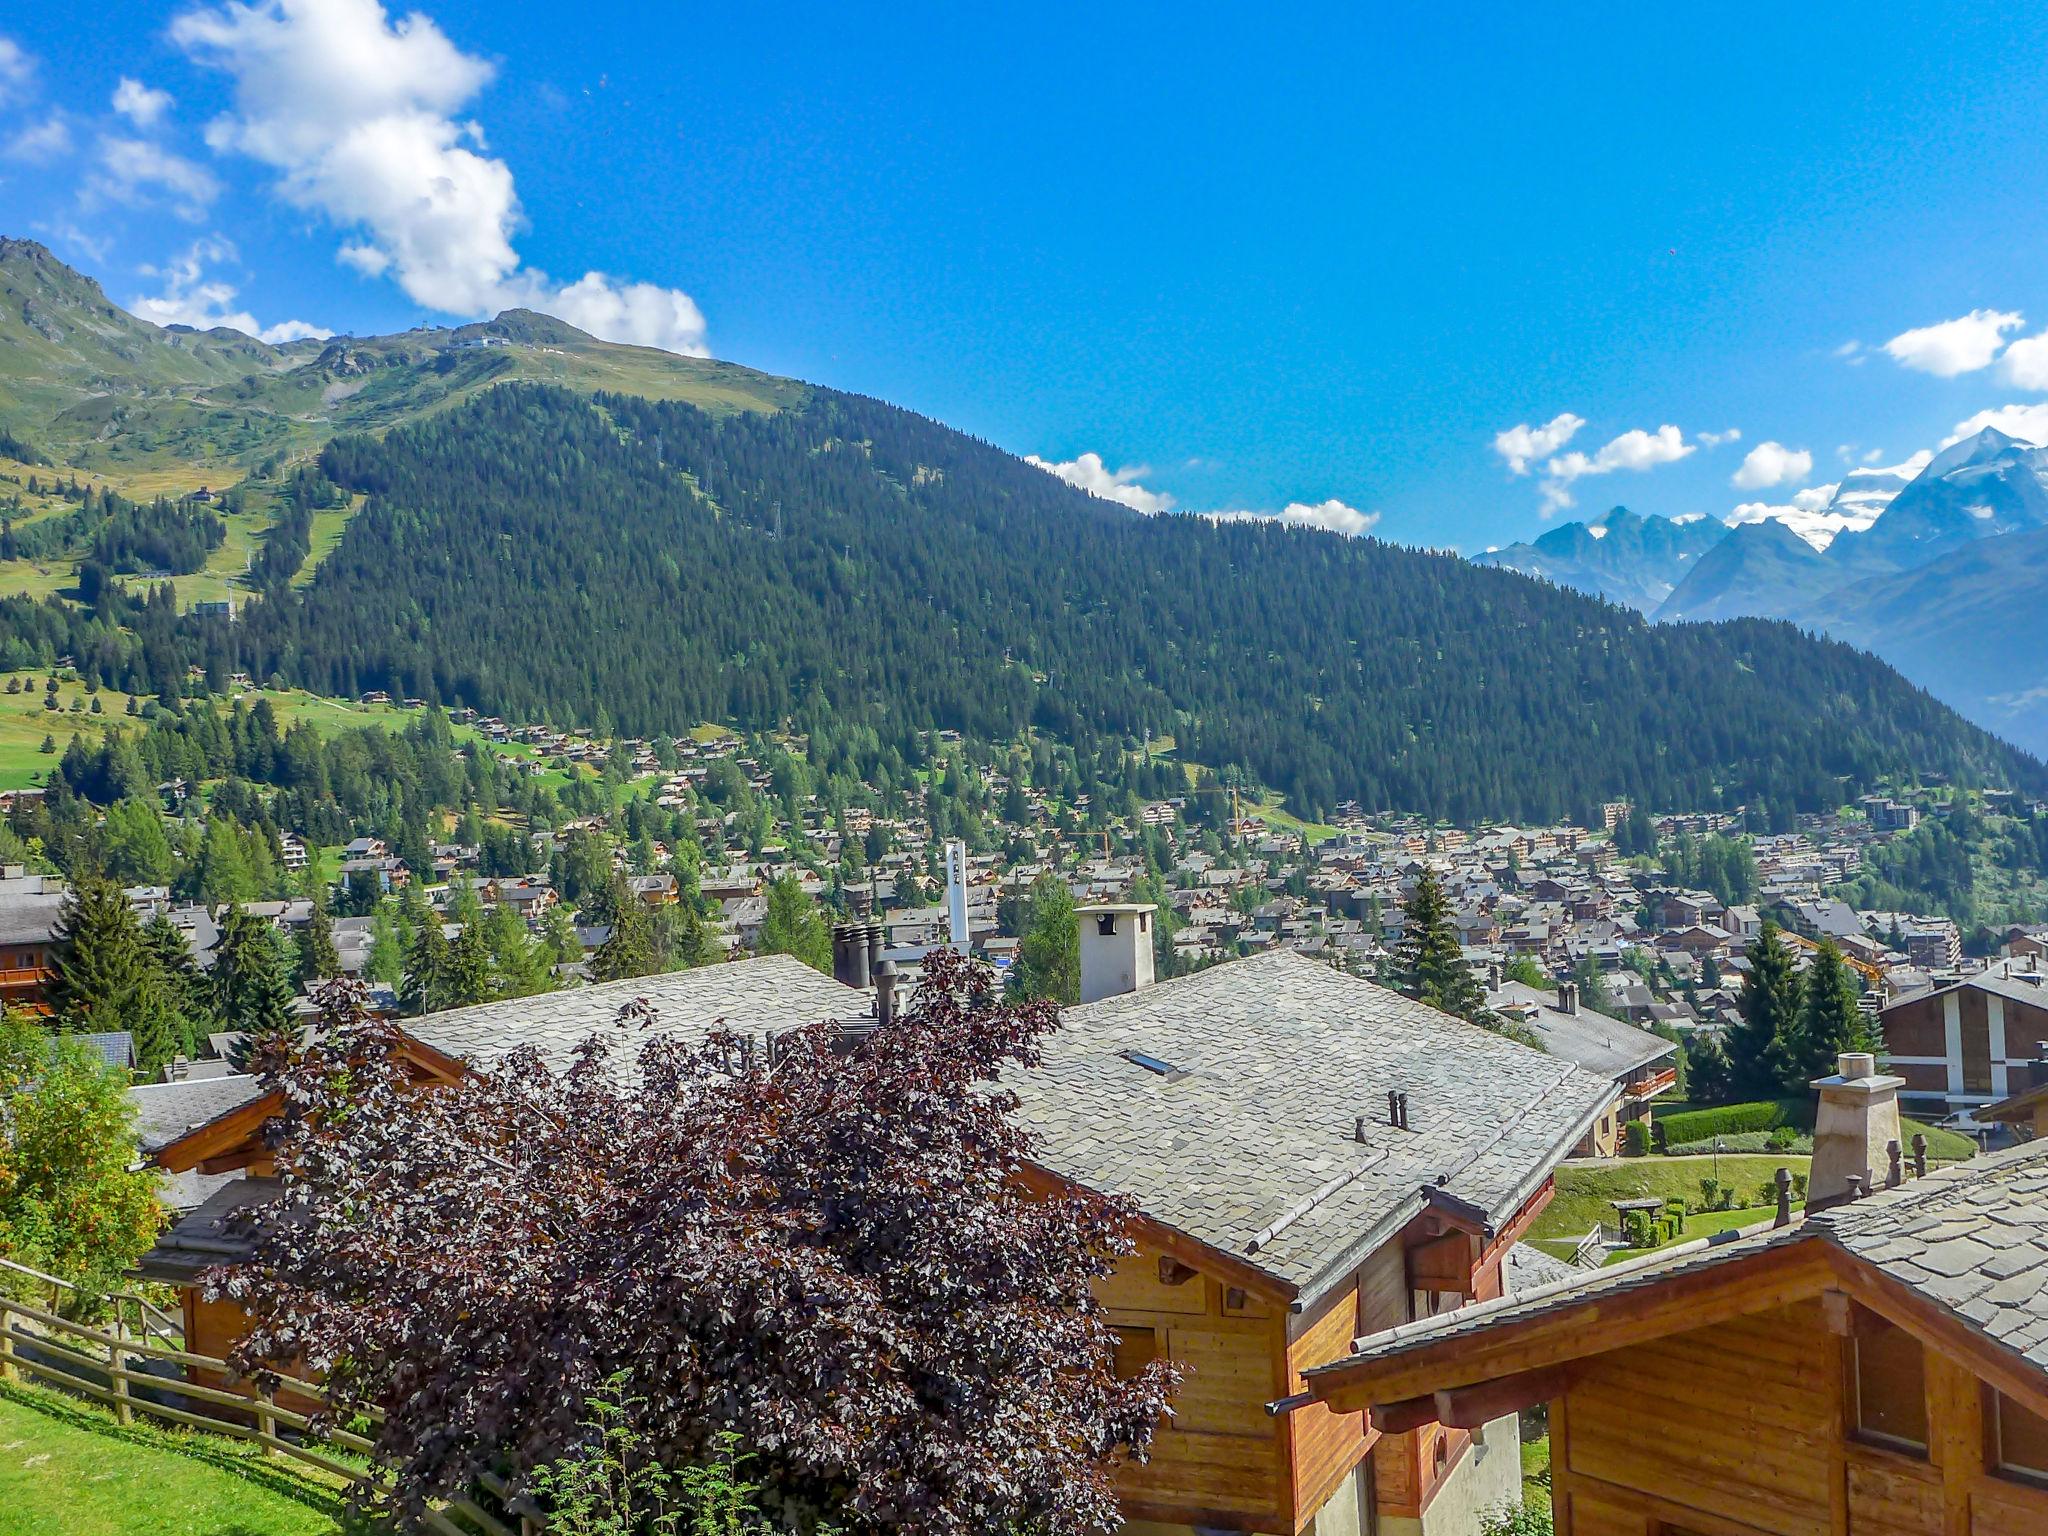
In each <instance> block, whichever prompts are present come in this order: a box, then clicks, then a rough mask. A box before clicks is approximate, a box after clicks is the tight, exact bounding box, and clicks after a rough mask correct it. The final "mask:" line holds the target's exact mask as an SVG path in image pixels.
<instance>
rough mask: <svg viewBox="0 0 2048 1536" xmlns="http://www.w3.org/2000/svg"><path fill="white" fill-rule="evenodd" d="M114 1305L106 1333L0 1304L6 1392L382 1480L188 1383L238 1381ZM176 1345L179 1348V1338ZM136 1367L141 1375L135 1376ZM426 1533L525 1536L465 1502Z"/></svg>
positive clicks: (343, 1439) (331, 1441)
mask: <svg viewBox="0 0 2048 1536" xmlns="http://www.w3.org/2000/svg"><path fill="white" fill-rule="evenodd" d="M0 1266H5V1268H6V1269H7V1270H8V1271H10V1272H12V1273H16V1274H19V1275H22V1276H26V1277H28V1278H30V1279H32V1280H34V1281H36V1282H39V1283H47V1284H49V1285H51V1286H52V1287H53V1291H52V1301H53V1303H56V1302H58V1301H60V1300H61V1298H60V1297H59V1296H58V1295H57V1291H59V1290H61V1291H67V1292H68V1291H72V1290H73V1289H74V1288H73V1287H71V1286H70V1285H69V1284H67V1283H66V1282H65V1281H62V1280H58V1279H56V1277H55V1276H52V1275H44V1274H41V1273H40V1272H39V1271H36V1270H32V1269H26V1268H24V1267H23V1266H21V1265H19V1264H13V1263H10V1262H8V1261H7V1260H5V1259H0ZM108 1300H109V1302H110V1303H112V1320H111V1322H110V1323H109V1325H108V1326H106V1327H103V1328H95V1327H91V1326H88V1325H86V1324H84V1323H79V1322H74V1321H72V1320H71V1319H69V1318H66V1317H64V1316H62V1315H60V1314H59V1313H58V1311H57V1310H56V1306H55V1305H54V1304H53V1305H52V1306H50V1307H38V1306H34V1305H32V1304H30V1303H27V1302H21V1301H13V1300H10V1299H9V1298H8V1297H7V1296H6V1295H4V1294H0V1382H4V1381H18V1380H22V1379H26V1378H33V1379H36V1380H39V1381H43V1382H46V1383H48V1384H49V1385H51V1386H55V1387H59V1388H61V1389H63V1390H64V1391H66V1392H77V1393H80V1394H82V1395H84V1396H86V1397H90V1398H93V1399H95V1400H97V1401H99V1402H101V1403H104V1404H106V1405H107V1406H108V1407H109V1408H111V1409H112V1410H113V1412H114V1418H115V1419H116V1421H117V1422H119V1423H121V1424H124V1425H125V1424H132V1423H134V1422H135V1416H136V1415H137V1414H146V1415H148V1416H149V1417H151V1418H155V1419H161V1420H164V1421H165V1422H167V1423H170V1424H177V1425H181V1426H184V1427H185V1428H188V1429H201V1430H205V1431H207V1432H208V1433H209V1434H216V1435H226V1436H229V1437H231V1438H233V1439H237V1440H251V1441H254V1442H255V1443H256V1444H258V1445H260V1446H261V1447H262V1448H263V1453H264V1454H265V1455H266V1456H277V1457H284V1458H287V1459H289V1460H292V1461H297V1462H301V1463H303V1464H304V1465H306V1466H310V1467H317V1468H319V1469H320V1470H321V1471H324V1472H328V1473H331V1474H333V1475H335V1476H337V1477H340V1478H343V1479H344V1480H346V1481H348V1482H351V1483H359V1482H370V1481H374V1480H375V1479H376V1477H377V1473H376V1472H375V1470H374V1469H373V1468H372V1467H370V1466H369V1465H368V1462H367V1458H368V1457H369V1455H370V1454H371V1452H372V1450H373V1449H374V1448H373V1446H372V1445H371V1443H370V1441H368V1440H366V1439H365V1438H363V1437H362V1436H361V1435H357V1434H353V1433H351V1432H350V1431H348V1430H345V1429H341V1428H339V1427H330V1428H326V1429H323V1430H320V1431H317V1432H316V1431H314V1430H313V1428H312V1418H311V1416H310V1415H309V1414H306V1413H301V1412H299V1411H297V1410H295V1409H292V1408H287V1407H285V1406H284V1405H283V1404H281V1403H279V1402H278V1401H277V1399H276V1397H275V1395H274V1394H272V1393H271V1392H270V1391H268V1390H266V1389H264V1388H261V1387H258V1386H255V1385H254V1384H253V1383H252V1385H251V1389H250V1390H249V1391H247V1392H235V1391H231V1390H229V1389H227V1388H225V1387H219V1386H208V1385H204V1384H202V1383H201V1382H198V1381H194V1380H192V1379H190V1378H191V1376H192V1374H193V1373H194V1372H204V1373H207V1374H208V1375H210V1376H211V1377H212V1379H214V1380H216V1381H231V1380H233V1379H234V1371H233V1369H232V1368H231V1367H230V1366H229V1365H228V1362H227V1361H225V1360H223V1359H219V1358H217V1357H216V1356H213V1355H196V1354H193V1353H191V1352H190V1351H188V1350H186V1349H183V1348H180V1347H177V1346H174V1345H172V1344H171V1343H169V1342H168V1340H167V1339H166V1338H165V1337H164V1335H163V1334H162V1333H161V1332H160V1331H159V1330H160V1327H161V1325H162V1324H164V1323H168V1322H170V1321H171V1319H169V1318H168V1317H167V1315H166V1314H164V1313H163V1312H161V1311H159V1310H157V1309H156V1308H154V1307H151V1306H150V1305H149V1303H148V1302H147V1301H145V1300H144V1299H143V1298H142V1297H140V1296H136V1295H134V1294H133V1293H130V1292H117V1293H115V1294H114V1295H113V1296H110V1297H109V1298H108ZM127 1302H133V1303H135V1304H136V1305H137V1307H138V1308H139V1309H140V1315H139V1316H140V1320H139V1326H138V1327H137V1328H135V1329H134V1330H132V1331H131V1329H130V1328H129V1326H128V1324H127V1322H126V1316H127V1312H128V1308H127V1306H126V1305H125V1303H127ZM151 1314H154V1316H152V1315H151ZM177 1337H178V1338H179V1340H180V1343H182V1335H177ZM138 1361H139V1362H142V1367H143V1368H138V1365H137V1362H138ZM152 1362H153V1363H155V1364H157V1365H158V1366H159V1367H162V1366H165V1365H169V1366H175V1367H179V1368H181V1369H182V1370H183V1371H184V1372H185V1374H184V1375H183V1376H171V1375H164V1374H161V1372H160V1370H155V1371H153V1370H149V1369H147V1368H146V1367H147V1366H148V1365H149V1364H150V1363H152ZM138 1389H139V1390H138ZM285 1390H286V1393H287V1395H289V1396H290V1397H292V1398H294V1399H298V1400H302V1401H310V1402H312V1403H313V1404H315V1405H317V1406H318V1407H322V1408H326V1407H331V1402H330V1399H329V1398H328V1397H327V1395H326V1393H325V1392H324V1390H323V1389H322V1388H321V1387H320V1386H319V1385H318V1384H317V1383H314V1382H306V1381H300V1380H298V1379H296V1378H294V1379H292V1381H291V1384H290V1386H289V1387H287V1388H286V1389H285ZM164 1399H175V1400H176V1401H165V1400H164ZM208 1410H212V1411H211V1412H209V1411H208ZM364 1416H365V1417H367V1418H368V1419H370V1420H372V1421H373V1422H380V1421H381V1417H382V1416H381V1415H379V1414H377V1413H376V1412H375V1411H374V1410H372V1411H371V1412H369V1413H367V1414H366V1415H364ZM287 1431H289V1432H290V1433H287ZM334 1451H342V1452H346V1453H349V1454H351V1455H354V1456H357V1457H361V1458H364V1460H363V1461H361V1462H349V1461H344V1460H342V1459H340V1458H339V1457H338V1456H336V1455H334V1454H332V1452H334ZM492 1484H495V1486H492ZM486 1486H487V1488H488V1489H489V1491H490V1492H492V1493H493V1494H499V1495H501V1494H502V1493H503V1492H504V1485H503V1484H502V1483H499V1482H497V1480H496V1479H488V1480H487V1483H486ZM424 1524H425V1525H426V1527H427V1528H428V1529H429V1530H432V1531H435V1532H437V1533H439V1536H519V1533H517V1532H515V1530H514V1528H513V1527H511V1526H508V1525H506V1524H505V1522H504V1521H503V1520H501V1519H500V1518H498V1517H497V1516H496V1515H493V1514H492V1513H491V1512H490V1511H488V1510H486V1509H484V1508H482V1507H481V1506H479V1505H477V1504H476V1503H474V1502H473V1501H471V1500H468V1499H458V1500H454V1501H452V1502H450V1503H449V1504H447V1505H446V1506H443V1507H440V1508H435V1509H431V1510H429V1511H428V1512H427V1515H426V1517H425V1520H424ZM539 1529H540V1527H539V1525H538V1523H536V1522H533V1521H521V1522H520V1525H519V1532H523V1533H526V1536H531V1533H533V1532H537V1531H538V1530H539Z"/></svg>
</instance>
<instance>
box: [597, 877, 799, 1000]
mask: <svg viewBox="0 0 2048 1536" xmlns="http://www.w3.org/2000/svg"><path fill="white" fill-rule="evenodd" d="M602 905H603V910H604V914H605V915H606V916H607V917H609V918H610V919H611V930H612V931H611V933H610V935H609V936H608V937H607V938H606V939H605V941H604V943H602V944H600V945H599V946H598V948H597V953H596V954H594V955H592V956H591V957H590V974H591V976H592V978H593V979H595V980H597V981H625V980H628V979H629V978H631V977H634V976H649V975H652V974H653V973H654V972H655V971H657V970H659V969H660V966H659V965H658V964H657V962H656V960H655V954H654V919H653V918H652V916H651V915H650V914H649V913H648V911H647V903H646V902H644V901H642V900H641V899H640V898H639V897H638V896H635V895H634V894H633V892H632V890H631V889H630V888H629V887H628V886H627V884H626V882H625V881H624V880H623V879H622V878H618V877H614V878H613V880H612V883H611V888H610V890H609V892H608V893H607V894H606V896H605V898H604V901H603V904H602ZM769 908H770V910H771V911H772V910H773V909H774V898H773V897H772V896H771V897H770V898H769ZM766 926H767V925H766V924H765V923H764V924H763V925H762V927H763V931H764V934H765V931H766Z"/></svg>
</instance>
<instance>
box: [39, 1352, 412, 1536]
mask: <svg viewBox="0 0 2048 1536" xmlns="http://www.w3.org/2000/svg"><path fill="white" fill-rule="evenodd" d="M0 1402H8V1403H12V1404H14V1405H15V1406H16V1407H19V1408H25V1409H27V1410H29V1411H30V1412H32V1413H37V1414H40V1415H42V1416H43V1417H44V1418H46V1419H49V1420H51V1421H53V1422H55V1423H58V1424H63V1425H65V1426H66V1427H68V1428H71V1429H78V1430H83V1431H85V1432H86V1433H88V1434H92V1435H98V1436H100V1437H101V1438H103V1439H108V1440H120V1441H124V1442H126V1443H127V1444H130V1445H134V1446H137V1447H139V1448H141V1449H144V1450H151V1451H162V1452H164V1453H165V1454H167V1455H171V1456H183V1457H185V1458H186V1459H187V1460H190V1461H196V1462H199V1463H201V1464H203V1465H205V1466H208V1467H211V1468H212V1469H213V1470H215V1471H217V1472H221V1473H225V1474H226V1475H227V1476H229V1477H233V1478H237V1479H239V1480H240V1481H242V1482H245V1483H248V1484H249V1485H250V1486H252V1487H255V1488H260V1489H262V1490H263V1491H264V1492H265V1493H268V1494H272V1495H274V1496H275V1497H277V1498H281V1499H288V1500H290V1501H291V1502H292V1503H294V1504H300V1505H303V1506H304V1507H306V1508H307V1509H310V1510H313V1511H315V1512H316V1513H318V1514H322V1515H325V1516H326V1517H327V1518H328V1519H330V1520H332V1521H334V1522H335V1524H336V1525H338V1526H339V1527H340V1528H341V1530H342V1532H343V1533H344V1536H388V1533H389V1531H390V1529H391V1528H390V1526H389V1525H388V1524H386V1523H385V1522H383V1521H380V1520H377V1519H375V1518H373V1517H371V1516H369V1515H366V1514H363V1513H362V1512H360V1511H358V1510H356V1509H355V1508H353V1507H352V1506H351V1505H350V1503H349V1499H348V1494H347V1492H346V1491H345V1490H344V1489H342V1488H339V1487H330V1486H326V1485H323V1484H321V1483H318V1482H315V1481H313V1480H312V1479H310V1478H308V1477H306V1476H304V1475H302V1474H300V1473H297V1472H294V1471H292V1470H291V1469H289V1468H288V1467H285V1466H280V1465H278V1464H277V1463H275V1462H271V1461H266V1460H264V1459H263V1458H261V1457H259V1456H256V1455H253V1454H251V1453H250V1452H248V1451H243V1450H240V1449H238V1448H239V1447H241V1446H242V1445H244V1444H246V1443H248V1442H243V1441H237V1440H232V1439H229V1438H228V1437H226V1436H224V1435H210V1434H207V1433H206V1432H205V1431H204V1430H188V1429H182V1428H175V1427H170V1426H165V1425H161V1424H153V1423H150V1422H148V1421H147V1420H146V1419H145V1418H144V1417H143V1416H142V1415H141V1414H138V1416H137V1420H136V1423H135V1424H134V1425H132V1426H124V1425H122V1424H119V1423H117V1422H116V1421H115V1420H114V1418H113V1416H112V1415H111V1414H109V1413H108V1412H106V1411H105V1410H104V1409H102V1408H100V1407H99V1406H97V1405H96V1404H94V1403H90V1402H86V1401H85V1400H83V1399H80V1398H76V1397H73V1396H71V1395H70V1394H68V1393H66V1392H64V1391H63V1390H62V1389H61V1388H56V1387H42V1388H35V1389H23V1388H20V1387H15V1386H7V1385H0ZM207 1536H272V1533H270V1532H266V1531H263V1530H261V1529H259V1528H257V1527H253V1526H248V1525H243V1524H240V1523H237V1524H234V1525H226V1526H222V1527H221V1528H220V1529H219V1530H217V1531H212V1532H208V1533H207Z"/></svg>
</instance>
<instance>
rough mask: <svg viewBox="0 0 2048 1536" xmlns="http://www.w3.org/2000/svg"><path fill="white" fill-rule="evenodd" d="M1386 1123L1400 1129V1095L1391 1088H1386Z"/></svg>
mask: <svg viewBox="0 0 2048 1536" xmlns="http://www.w3.org/2000/svg"><path fill="white" fill-rule="evenodd" d="M1387 1124H1389V1125H1391V1126H1392V1127H1393V1128H1394V1129H1395V1130H1397V1131H1398V1130H1399V1129H1401V1095H1400V1094H1399V1093H1397V1092H1395V1090H1393V1089H1392V1088H1389V1089H1388V1090H1387Z"/></svg>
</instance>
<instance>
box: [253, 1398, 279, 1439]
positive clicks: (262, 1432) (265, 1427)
mask: <svg viewBox="0 0 2048 1536" xmlns="http://www.w3.org/2000/svg"><path fill="white" fill-rule="evenodd" d="M274 1401H275V1399H273V1398H272V1397H271V1395H270V1388H268V1387H258V1388H257V1389H256V1433H257V1434H258V1435H259V1436H261V1437H262V1441H261V1444H262V1446H263V1454H264V1455H266V1456H275V1455H277V1453H278V1452H277V1447H276V1446H274V1445H272V1444H271V1443H270V1442H271V1441H273V1440H275V1439H276V1438H277V1415H276V1414H275V1413H272V1412H271V1406H272V1404H273V1402H274Z"/></svg>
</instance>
